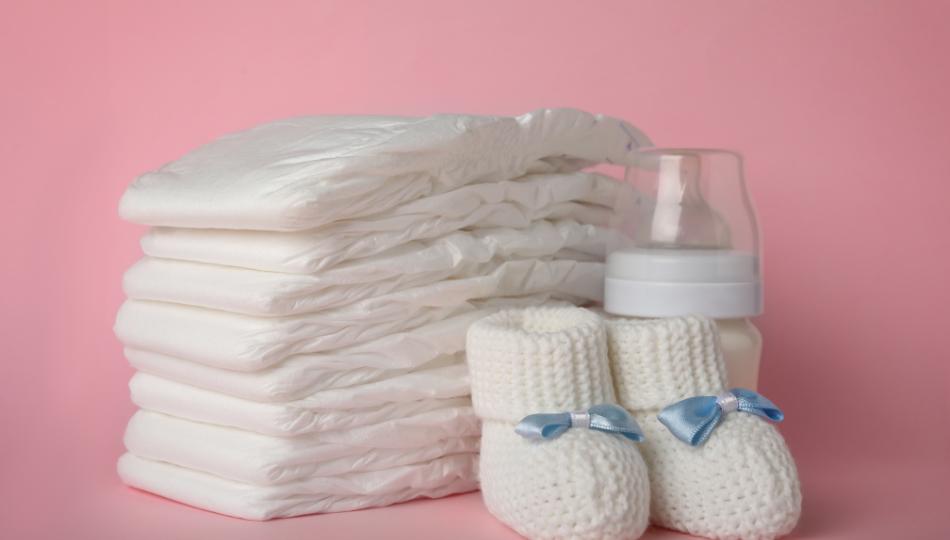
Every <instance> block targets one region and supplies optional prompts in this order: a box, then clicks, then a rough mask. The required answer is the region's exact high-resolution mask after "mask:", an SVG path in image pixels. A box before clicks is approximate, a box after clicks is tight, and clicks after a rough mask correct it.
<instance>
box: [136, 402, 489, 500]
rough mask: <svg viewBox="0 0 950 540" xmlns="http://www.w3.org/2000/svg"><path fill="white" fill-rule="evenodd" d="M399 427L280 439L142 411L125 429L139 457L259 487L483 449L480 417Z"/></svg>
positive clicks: (369, 427) (387, 425)
mask: <svg viewBox="0 0 950 540" xmlns="http://www.w3.org/2000/svg"><path fill="white" fill-rule="evenodd" d="M400 428H401V429H400V430H399V432H398V433H396V432H395V430H394V429H393V428H392V427H391V424H387V423H383V424H381V425H379V426H366V427H363V428H360V429H359V431H360V432H361V433H362V435H361V436H360V437H354V436H352V435H350V434H342V435H341V434H337V433H333V432H327V433H316V434H310V435H302V436H296V437H273V436H268V435H261V434H258V433H252V432H248V431H243V430H240V429H234V428H230V427H222V426H215V425H211V424H202V423H198V422H192V421H189V420H183V419H181V418H175V417H173V416H168V415H165V414H160V413H157V412H150V411H139V412H137V413H136V414H135V415H134V416H133V417H132V419H131V420H130V421H129V425H128V427H127V428H126V431H125V447H126V449H127V450H128V451H130V452H132V453H133V454H135V455H136V456H138V457H142V458H147V459H154V460H157V461H164V462H166V463H172V464H174V465H179V466H182V467H188V468H190V469H195V470H198V471H203V472H207V473H210V474H214V475H217V476H220V477H223V478H227V479H230V480H236V481H239V482H247V483H250V484H257V485H274V484H283V483H287V482H292V481H298V480H302V479H306V478H315V477H325V476H336V475H340V474H345V473H348V472H362V471H376V470H381V469H389V468H392V467H397V466H400V465H409V464H412V463H420V462H425V461H431V460H432V459H436V458H439V457H443V456H447V455H452V454H461V453H472V452H475V451H477V449H478V435H479V430H478V424H477V422H469V423H463V424H459V425H456V426H451V429H442V428H441V427H440V428H438V429H429V428H427V427H426V426H419V425H409V426H406V425H402V426H400ZM344 435H345V436H344ZM181 441H188V444H186V445H184V444H181ZM341 441H342V442H341ZM349 441H353V442H352V443H351V442H349Z"/></svg>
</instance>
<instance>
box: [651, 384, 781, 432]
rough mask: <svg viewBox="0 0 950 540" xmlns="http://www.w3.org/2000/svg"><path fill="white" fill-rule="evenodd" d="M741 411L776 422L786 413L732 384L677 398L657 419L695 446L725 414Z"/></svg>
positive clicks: (764, 399)
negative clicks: (713, 393) (717, 390)
mask: <svg viewBox="0 0 950 540" xmlns="http://www.w3.org/2000/svg"><path fill="white" fill-rule="evenodd" d="M733 411H741V412H746V413H750V414H754V415H756V416H761V417H762V418H767V419H769V420H772V421H773V422H781V421H782V420H783V419H784V418H785V415H784V414H782V411H781V410H779V408H778V407H776V406H775V404H774V403H772V402H771V401H769V400H768V399H766V398H765V397H763V396H761V395H759V394H758V393H756V392H753V391H752V390H746V389H744V388H733V389H732V390H730V391H728V392H725V393H722V394H719V395H718V396H697V397H691V398H687V399H684V400H683V401H677V402H676V403H674V404H672V405H670V406H668V407H665V408H664V409H663V410H662V411H660V414H658V415H657V419H658V420H659V421H660V422H662V423H663V425H664V426H666V428H667V429H669V430H670V432H671V433H673V435H675V436H676V438H677V439H679V440H681V441H683V442H685V443H686V444H689V445H692V446H699V445H701V444H703V443H704V442H706V439H708V438H709V435H711V434H712V432H713V430H714V429H716V426H718V425H719V422H721V421H722V417H723V416H725V415H726V414H728V413H730V412H733Z"/></svg>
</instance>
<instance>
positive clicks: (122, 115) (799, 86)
mask: <svg viewBox="0 0 950 540" xmlns="http://www.w3.org/2000/svg"><path fill="white" fill-rule="evenodd" d="M3 12H4V15H3V16H2V17H0V66H2V69H3V74H4V77H3V84H2V86H0V93H2V99H0V118H2V119H3V131H2V135H0V137H2V138H0V158H2V163H3V165H4V180H3V185H4V192H3V196H2V197H0V201H2V202H0V204H2V208H3V212H2V216H3V223H2V225H3V226H2V228H0V235H2V237H0V240H2V242H3V244H2V245H3V249H4V255H3V258H2V263H0V272H2V276H0V277H2V281H0V282H2V283H3V284H4V289H5V290H4V293H3V301H2V306H3V307H2V317H3V326H2V327H3V328H4V330H5V331H4V332H3V343H4V350H5V356H6V357H5V359H4V361H3V362H2V363H0V366H2V367H0V380H2V381H3V383H4V387H3V389H2V391H0V415H2V420H3V427H4V431H5V433H6V434H7V435H6V436H5V437H4V440H3V441H2V444H0V467H2V470H0V492H2V501H0V536H2V537H4V538H20V537H26V538H45V537H57V538H61V537H66V536H70V535H72V536H75V537H79V538H93V537H95V538H124V537H136V538H140V539H146V538H182V537H197V536H199V535H201V536H202V537H205V538H216V537H221V538H252V537H267V538H293V537H300V538H303V537H308V538H312V537H315V536H317V537H323V538H346V537H377V536H378V537H384V536H385V537H392V538H427V537H431V538H444V537H447V536H449V535H452V536H453V537H456V538H504V537H506V534H507V535H508V536H511V535H510V534H508V533H506V532H505V529H504V528H503V526H501V525H500V524H498V523H497V522H495V521H494V520H492V519H491V518H490V516H489V515H488V514H487V513H486V512H485V510H484V509H483V507H482V506H481V504H480V502H479V500H478V497H477V495H467V496H461V497H455V498H450V499H447V500H443V501H434V502H418V503H410V504H407V505H402V506H399V507H394V508H388V509H383V510H371V511H363V512H355V513H350V514H344V515H330V516H315V517H308V518H302V519H294V520H286V521H281V522H274V523H265V524H260V523H248V522H242V521H239V520H234V519H230V518H225V517H221V516H217V515H214V514H210V513H207V512H202V511H199V510H195V509H191V508H188V507H185V506H182V505H178V504H175V503H171V502H168V501H165V500H161V499H159V498H157V497H154V496H150V495H146V494H143V493H140V492H136V491H133V490H130V489H128V488H125V487H123V486H121V484H120V483H119V482H118V479H117V478H116V475H115V472H114V462H115V459H116V457H117V456H118V455H119V453H120V452H121V434H122V429H123V426H124V423H125V421H126V420H127V419H128V417H129V415H130V414H131V412H132V406H131V404H130V403H129V399H128V396H127V389H126V386H125V383H126V381H127V379H128V377H129V375H130V373H131V370H130V369H129V368H128V367H127V366H126V364H125V362H124V360H123V359H122V355H121V351H120V347H119V344H118V343H117V342H116V341H115V339H114V338H113V337H112V334H111V325H112V320H113V316H114V313H115V310H116V308H117V307H118V305H119V303H120V302H121V299H122V294H121V291H120V276H121V273H122V272H123V270H124V269H125V268H126V267H127V266H128V265H130V264H131V263H132V262H133V261H134V260H135V259H136V258H137V257H138V256H139V250H138V246H137V237H138V235H139V234H140V233H141V232H142V229H141V228H140V227H135V226H132V225H129V224H125V223H121V222H120V221H119V220H118V218H117V217H116V203H117V200H118V197H119V195H120V193H121V192H122V190H123V188H124V186H125V185H126V184H127V183H128V182H129V181H130V180H131V179H132V178H133V177H134V176H135V175H136V174H137V173H140V172H142V171H144V170H147V169H149V168H153V167H156V166H158V165H160V164H161V163H163V162H165V161H167V160H170V159H173V158H175V157H177V156H179V155H180V154H182V153H183V152H185V151H186V150H188V149H190V148H192V147H194V146H196V145H198V144H200V143H202V142H205V141H207V140H209V139H211V138H213V137H214V136H216V135H219V134H222V133H224V132H227V131H231V130H235V129H239V128H244V127H248V126H250V125H253V124H255V123H258V122H262V121H266V120H270V119H275V118H279V117H284V116H290V115H296V114H305V113H344V112H349V113H400V114H429V113H434V112H445V111H449V112H473V113H519V112H524V111H526V110H530V109H533V108H537V107H543V106H574V107H579V108H583V109H587V110H593V111H599V112H605V113H610V114H614V115H619V116H622V117H625V118H627V119H629V120H631V121H632V122H634V123H635V124H637V125H638V126H640V127H642V128H643V129H645V130H646V131H647V132H648V133H649V134H650V135H651V136H652V137H653V138H654V140H655V141H657V142H658V143H659V144H663V145H703V146H722V147H730V148H735V149H739V150H741V151H742V152H743V153H744V154H745V155H746V158H747V173H748V177H749V180H750V183H751V189H752V190H753V194H754V196H755V199H756V201H757V203H758V206H759V209H760V215H761V221H762V226H763V229H764V237H765V244H766V256H767V264H766V284H767V285H766V288H767V293H766V294H767V315H766V316H764V317H762V318H761V320H760V323H761V328H762V330H763V332H764V334H765V338H766V356H765V363H764V367H763V370H764V371H763V380H762V388H763V391H764V393H765V394H767V395H768V396H770V397H771V398H773V399H774V401H776V402H777V403H779V404H780V405H782V406H783V408H784V409H785V411H786V414H787V417H788V420H787V421H786V422H785V423H784V424H783V426H782V430H783V432H784V433H785V435H786V437H787V439H788V441H789V443H790V445H791V447H792V449H793V452H794V453H795V455H796V457H797V459H798V462H799V466H800V469H801V474H802V477H803V481H804V493H805V508H804V516H803V520H802V524H801V526H800V527H799V529H798V531H797V532H796V535H797V536H799V537H809V538H887V537H894V538H946V537H947V535H948V534H950V519H948V512H946V510H945V504H946V503H945V500H946V499H945V497H946V491H947V486H948V483H950V472H948V469H950V465H948V456H950V430H948V429H947V428H946V426H947V418H948V413H950V406H948V396H950V361H948V353H947V351H948V345H950V332H948V331H947V324H948V322H950V287H948V286H947V278H946V276H948V275H950V240H948V238H950V236H948V233H950V212H948V211H947V206H948V203H950V181H948V180H950V159H947V155H948V148H950V128H948V126H950V103H948V101H947V86H948V83H950V65H948V64H950V60H948V58H950V56H948V55H947V51H948V50H950V28H948V23H947V21H948V19H950V4H948V3H946V2H896V1H894V2H877V1H832V2H818V1H806V2H731V1H730V2H717V3H712V2H708V3H701V2H682V1H673V2H643V3H638V2H628V1H616V2H596V3H595V2H590V3H584V2H552V1H550V0H549V1H544V2H542V1H519V2H510V1H482V2H451V1H449V2H434V1H433V2H420V1H403V2H398V3H397V2H370V3H368V2H355V1H347V2H343V1H341V2H334V3H329V2H314V1H312V0H306V1H294V2H257V3H254V2H234V1H221V2H122V1H114V2H104V1H90V2H82V3H79V2H57V3H51V2H28V1H23V2H13V3H12V5H10V2H6V3H5V5H4V9H3ZM4 531H7V532H10V533H11V534H3V532H4ZM651 534H653V535H654V536H653V537H654V538H661V537H663V536H664V534H671V533H663V532H653V533H651Z"/></svg>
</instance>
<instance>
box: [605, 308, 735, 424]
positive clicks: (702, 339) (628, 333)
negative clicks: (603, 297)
mask: <svg viewBox="0 0 950 540" xmlns="http://www.w3.org/2000/svg"><path fill="white" fill-rule="evenodd" d="M606 322H607V339H608V342H609V348H608V349H609V354H610V367H611V370H612V373H613V380H614V386H615V388H616V391H617V399H618V401H619V402H620V404H621V405H623V406H624V407H626V408H627V409H629V410H645V409H659V408H661V407H665V406H666V405H669V404H670V403H673V402H675V401H679V400H681V399H685V398H687V397H692V396H697V395H708V394H712V395H715V394H718V393H719V392H722V391H723V390H724V389H725V385H726V371H725V365H724V364H723V359H722V351H721V349H720V347H719V333H718V330H717V329H716V325H715V323H714V322H713V321H711V320H709V319H707V318H705V317H696V316H689V317H673V318H665V319H623V318H610V319H608V320H607V321H606Z"/></svg>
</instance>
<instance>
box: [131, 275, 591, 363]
mask: <svg viewBox="0 0 950 540" xmlns="http://www.w3.org/2000/svg"><path fill="white" fill-rule="evenodd" d="M602 283H603V264H602V263H581V262H575V261H550V262H545V261H511V262H510V263H506V266H505V267H504V269H503V270H502V269H501V268H499V270H498V271H496V272H494V273H492V274H490V275H488V276H477V277H472V278H463V279H455V280H447V281H442V282H439V283H435V284H431V285H425V286H422V287H416V288H412V289H406V290H403V291H397V292H394V293H390V294H387V295H383V296H380V297H376V298H369V299H366V300H362V301H360V302H356V303H354V304H350V305H348V306H344V307H340V308H335V309H331V310H326V311H322V312H318V313H313V314H304V315H294V316H287V317H251V316H246V315H239V314H235V313H228V312H225V311H218V310H210V309H204V308H198V307H191V306H185V305H181V304H171V303H165V302H153V301H145V300H127V301H126V302H125V303H124V304H123V305H122V307H121V308H120V310H119V313H118V316H117V317H116V323H115V333H116V335H117V336H118V338H119V340H120V341H122V343H123V344H125V345H126V346H127V347H131V348H136V349H144V350H148V351H154V352H158V353H161V354H166V355H169V356H175V357H178V358H182V359H185V360H191V361H195V362H200V363H204V364H207V365H211V366H216V367H222V368H225V369H234V370H240V371H253V370H256V369H262V368H264V367H267V366H270V365H273V364H275V363H277V362H279V361H280V360H282V359H284V358H286V357H287V356H290V355H292V354H297V353H309V352H321V351H330V350H334V349H339V348H343V347H347V346H349V345H353V344H356V343H364V342H367V341H371V340H374V339H376V338H380V337H383V336H386V335H388V334H393V333H398V332H401V331H403V330H409V329H412V328H416V327H419V326H422V325H425V324H427V323H431V322H434V321H438V320H441V319H445V318H447V317H451V316H453V315H460V314H463V313H466V312H470V311H475V310H478V309H483V308H491V307H501V306H516V305H534V304H538V303H541V302H544V301H546V300H548V299H550V298H558V299H565V300H574V301H575V302H578V303H583V302H584V301H592V300H599V299H600V298H601V297H602ZM534 293H536V294H534ZM514 295H526V296H514ZM170 335H172V336H175V339H174V340H169V339H168V336H170Z"/></svg>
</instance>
